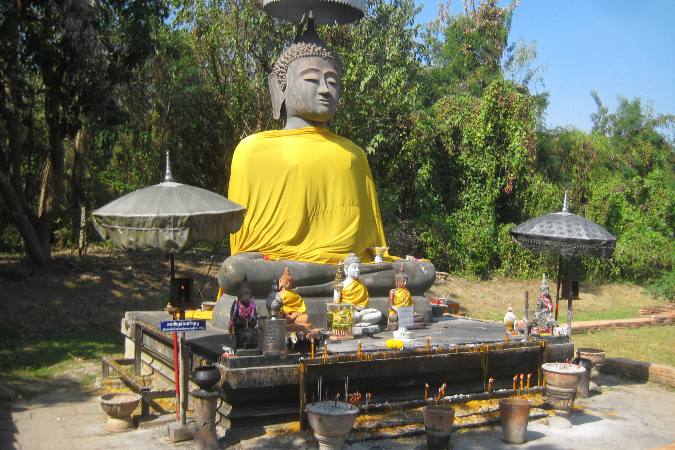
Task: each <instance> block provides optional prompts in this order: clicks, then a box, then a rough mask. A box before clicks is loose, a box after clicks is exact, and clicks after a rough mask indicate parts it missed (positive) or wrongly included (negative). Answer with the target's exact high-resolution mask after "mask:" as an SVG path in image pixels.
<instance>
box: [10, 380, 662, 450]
mask: <svg viewBox="0 0 675 450" xmlns="http://www.w3.org/2000/svg"><path fill="white" fill-rule="evenodd" d="M599 382H600V384H601V386H602V390H603V392H602V394H599V395H594V396H592V397H590V398H587V399H578V400H577V401H576V404H575V411H574V412H573V413H572V414H571V415H570V416H569V417H562V416H552V417H548V418H544V419H539V420H533V421H530V423H529V424H528V429H527V433H526V435H525V438H526V442H525V443H524V444H521V445H518V446H517V447H516V446H514V445H511V444H506V443H504V442H503V441H502V440H501V427H500V426H499V425H496V426H494V427H484V428H481V429H479V430H472V431H469V432H462V433H459V432H457V433H453V436H452V440H451V441H452V448H453V449H455V450H465V449H466V450H474V449H513V448H529V449H548V450H557V449H560V450H563V449H564V450H567V449H579V450H586V449H594V450H597V449H607V450H614V449H620V448H630V449H655V448H661V447H663V448H666V446H667V448H673V447H672V446H673V445H675V434H673V432H672V430H673V429H674V428H675V406H674V405H675V392H673V391H672V390H667V389H665V388H663V387H661V386H658V385H654V384H650V383H634V382H631V381H629V380H626V379H622V378H617V377H612V376H607V375H602V376H601V377H600V379H599ZM656 405H659V406H658V408H657V407H655V406H656ZM105 420H106V416H105V414H104V413H103V411H102V410H101V408H100V406H99V405H98V402H97V399H96V396H95V395H94V394H93V393H92V392H90V391H86V390H82V389H67V388H63V389H54V390H53V391H52V392H49V393H43V394H40V395H38V396H36V397H34V398H32V399H24V400H19V401H17V402H14V403H13V404H12V405H11V407H10V408H7V409H0V448H2V449H7V450H10V449H15V450H42V449H47V448H48V449H54V450H60V449H64V450H78V449H86V450H98V449H144V450H145V449H148V450H150V449H153V450H154V449H157V450H159V449H172V448H192V447H193V443H192V442H184V443H181V444H178V445H175V444H171V443H170V442H169V440H168V438H167V432H166V425H167V423H168V422H170V421H171V420H173V417H164V418H162V419H157V420H158V422H159V423H155V424H152V423H149V422H148V423H143V424H142V425H141V426H139V428H137V429H135V430H132V431H129V432H126V433H121V434H111V433H106V432H105V431H104V429H103V426H104V423H105ZM296 427H297V425H296ZM291 428H292V427H291ZM289 429H290V428H289V427H288V426H267V427H261V426H258V427H251V428H243V429H237V430H224V429H220V428H219V429H218V433H219V437H220V448H231V449H241V450H248V449H277V450H284V449H289V450H290V449H308V448H317V442H316V440H315V439H314V437H313V436H312V434H311V433H310V432H298V431H292V432H288V430H289ZM284 430H286V432H280V431H284ZM350 438H351V439H354V437H353V436H351V437H350ZM345 448H346V450H376V449H377V450H398V449H420V450H421V449H424V448H426V442H425V437H424V435H423V434H422V435H419V434H418V435H415V436H409V437H405V438H400V439H389V440H369V441H360V442H350V443H349V444H348V445H347V446H346V447H345Z"/></svg>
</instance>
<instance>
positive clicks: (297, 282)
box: [218, 253, 436, 298]
mask: <svg viewBox="0 0 675 450" xmlns="http://www.w3.org/2000/svg"><path fill="white" fill-rule="evenodd" d="M401 266H403V267H404V270H405V272H406V274H407V276H408V283H407V285H406V287H407V288H408V290H409V291H410V293H411V294H412V295H424V292H426V290H427V289H429V288H430V287H431V285H432V284H433V282H434V280H435V278H436V269H435V268H434V265H433V264H432V263H430V262H427V261H406V260H401V259H399V260H396V261H392V262H384V263H376V264H375V263H366V264H361V266H360V273H359V281H360V282H361V283H363V284H364V285H365V286H366V287H367V288H368V292H369V294H370V296H373V297H374V296H388V295H389V290H390V289H391V284H392V280H393V279H394V275H395V274H396V273H397V272H400V269H401ZM285 267H288V268H289V269H290V271H291V272H292V273H293V284H294V288H293V290H294V291H295V292H296V293H298V294H300V295H302V296H303V297H331V298H335V290H334V286H333V280H334V279H335V272H336V270H337V265H333V264H319V263H308V262H301V261H290V260H280V261H267V260H265V259H264V258H263V255H262V254H260V253H239V254H237V255H233V256H230V257H229V258H227V259H226V260H225V261H224V262H223V264H222V265H221V266H220V270H219V272H218V284H219V285H220V287H221V288H223V291H224V292H225V293H227V294H230V295H236V292H237V290H238V288H239V286H241V285H242V283H243V281H244V277H246V279H247V283H248V285H249V287H250V288H251V291H252V292H253V295H254V296H256V297H263V298H264V297H266V296H267V294H268V293H269V291H270V288H269V287H270V283H271V282H272V280H274V279H275V278H277V277H278V276H279V274H280V273H282V272H283V271H284V268H285Z"/></svg>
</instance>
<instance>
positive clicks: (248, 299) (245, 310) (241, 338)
mask: <svg viewBox="0 0 675 450" xmlns="http://www.w3.org/2000/svg"><path fill="white" fill-rule="evenodd" d="M257 326H258V311H257V310H256V306H255V301H253V295H252V294H251V289H250V288H249V287H248V285H247V284H246V283H244V284H243V285H242V286H241V287H240V288H239V290H238V291H237V299H236V300H235V301H234V302H233V303H232V308H231V309H230V321H229V331H230V333H234V335H235V336H236V348H244V349H255V348H258V335H257Z"/></svg>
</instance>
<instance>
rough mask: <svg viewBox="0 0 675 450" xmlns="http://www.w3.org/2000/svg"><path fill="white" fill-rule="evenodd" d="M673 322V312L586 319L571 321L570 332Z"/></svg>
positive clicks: (674, 317)
mask: <svg viewBox="0 0 675 450" xmlns="http://www.w3.org/2000/svg"><path fill="white" fill-rule="evenodd" d="M673 323H675V313H667V314H655V315H653V316H651V317H638V318H635V319H610V320H588V321H584V322H574V323H572V334H579V333H584V332H588V331H597V330H606V329H609V328H639V327H645V326H659V325H672V324H673Z"/></svg>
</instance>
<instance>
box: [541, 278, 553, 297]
mask: <svg viewBox="0 0 675 450" xmlns="http://www.w3.org/2000/svg"><path fill="white" fill-rule="evenodd" d="M539 292H540V293H541V295H545V296H548V295H551V294H550V291H549V287H548V277H547V276H546V274H544V275H543V276H542V277H541V285H540V286H539Z"/></svg>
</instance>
